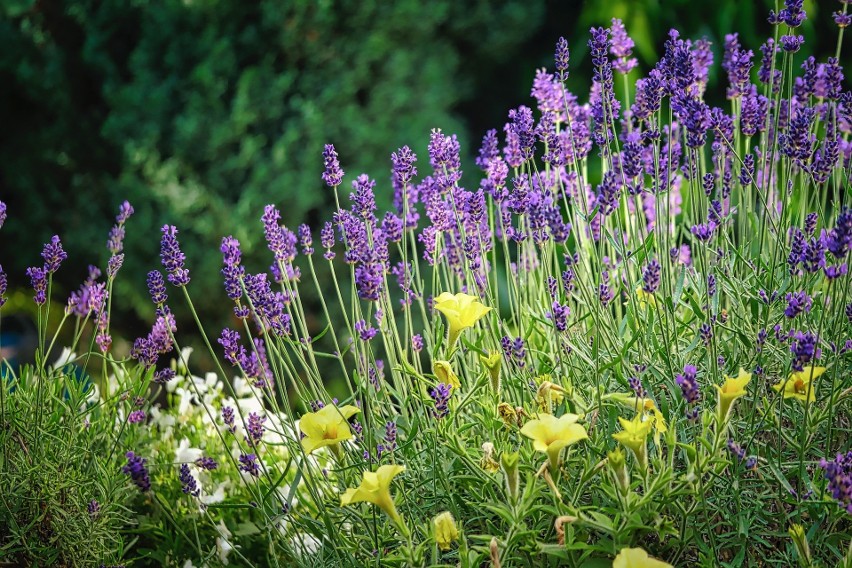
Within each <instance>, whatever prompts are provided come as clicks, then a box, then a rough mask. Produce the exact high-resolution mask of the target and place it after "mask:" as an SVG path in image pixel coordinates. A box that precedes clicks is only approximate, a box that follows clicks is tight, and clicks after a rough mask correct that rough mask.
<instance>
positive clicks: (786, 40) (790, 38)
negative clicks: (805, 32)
mask: <svg viewBox="0 0 852 568" xmlns="http://www.w3.org/2000/svg"><path fill="white" fill-rule="evenodd" d="M804 43H805V36H800V35H799V36H795V35H784V36H781V49H783V50H784V51H786V52H787V53H796V52H797V51H799V50H800V49H801V48H802V45H803V44H804Z"/></svg>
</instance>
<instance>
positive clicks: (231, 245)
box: [219, 237, 245, 300]
mask: <svg viewBox="0 0 852 568" xmlns="http://www.w3.org/2000/svg"><path fill="white" fill-rule="evenodd" d="M219 250H220V251H221V252H222V262H223V264H224V265H225V266H224V268H222V276H224V277H225V293H226V294H227V295H228V297H229V298H230V299H232V300H238V299H240V298H241V297H242V295H243V289H242V286H241V284H240V282H241V280H242V277H243V275H245V268H243V267H242V266H240V259H241V257H242V253H241V252H240V241H238V240H237V239H235V238H234V237H224V238H223V239H222V246H221V247H219Z"/></svg>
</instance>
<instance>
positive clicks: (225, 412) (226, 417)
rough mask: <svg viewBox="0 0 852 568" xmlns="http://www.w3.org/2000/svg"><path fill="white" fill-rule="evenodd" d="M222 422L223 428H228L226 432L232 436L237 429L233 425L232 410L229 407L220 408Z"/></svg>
mask: <svg viewBox="0 0 852 568" xmlns="http://www.w3.org/2000/svg"><path fill="white" fill-rule="evenodd" d="M222 422H224V423H225V426H227V427H228V431H229V432H230V433H231V434H233V433H234V432H236V430H237V427H236V425H235V424H234V409H233V408H231V407H230V406H223V407H222Z"/></svg>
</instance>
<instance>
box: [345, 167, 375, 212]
mask: <svg viewBox="0 0 852 568" xmlns="http://www.w3.org/2000/svg"><path fill="white" fill-rule="evenodd" d="M374 187H376V182H375V181H373V180H371V179H370V177H369V176H368V175H367V174H361V175H360V176H358V177H357V178H355V181H353V182H352V189H354V190H355V191H354V192H353V193H350V194H349V200H350V201H352V212H353V213H355V214H356V215H357V216H358V217H361V218H362V219H367V220H368V221H373V222H375V220H376V215H375V213H374V211H375V210H376V196H375V193H374V191H373V188H374Z"/></svg>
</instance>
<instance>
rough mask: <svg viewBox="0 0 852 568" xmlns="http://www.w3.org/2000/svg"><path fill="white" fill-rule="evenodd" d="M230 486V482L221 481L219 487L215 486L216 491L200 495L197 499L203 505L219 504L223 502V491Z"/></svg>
mask: <svg viewBox="0 0 852 568" xmlns="http://www.w3.org/2000/svg"><path fill="white" fill-rule="evenodd" d="M230 484H231V482H230V481H227V480H226V481H223V482H222V483H220V484H219V485H217V486H216V490H215V491H214V492H213V493H211V494H207V495H202V496H201V497H200V498H199V499H200V500H201V502H202V503H203V504H205V505H213V504H215V503H221V502H222V501H224V500H225V489H226V488H227V487H228V486H229V485H230Z"/></svg>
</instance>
